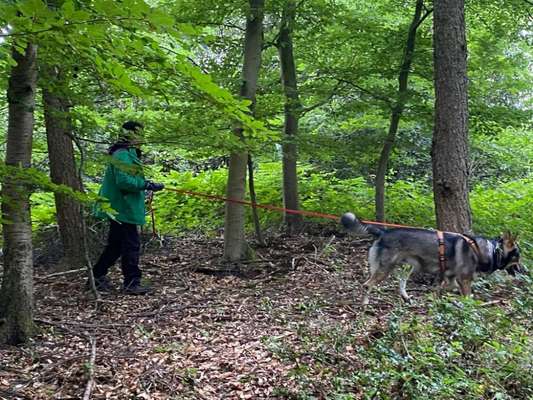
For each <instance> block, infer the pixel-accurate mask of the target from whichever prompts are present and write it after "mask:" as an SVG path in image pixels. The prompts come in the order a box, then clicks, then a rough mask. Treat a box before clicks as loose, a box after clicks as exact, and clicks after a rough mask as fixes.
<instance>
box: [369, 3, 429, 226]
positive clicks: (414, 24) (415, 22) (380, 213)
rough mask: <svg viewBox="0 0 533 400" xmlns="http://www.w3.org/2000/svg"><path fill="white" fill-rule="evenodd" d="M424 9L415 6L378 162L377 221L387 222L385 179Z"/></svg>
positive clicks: (421, 6) (406, 96)
mask: <svg viewBox="0 0 533 400" xmlns="http://www.w3.org/2000/svg"><path fill="white" fill-rule="evenodd" d="M423 7H424V0H417V2H416V6H415V13H414V15H413V19H412V21H411V25H410V27H409V32H408V34H407V41H406V44H405V52H404V55H403V61H402V65H401V67H400V74H399V75H398V93H397V95H396V104H395V105H394V107H393V109H392V114H391V120H390V125H389V132H388V134H387V137H386V139H385V143H384V144H383V148H382V150H381V154H380V157H379V162H378V169H377V172H376V194H375V196H376V197H375V203H376V220H377V221H385V178H386V176H387V170H388V165H389V158H390V154H391V152H392V149H393V148H394V143H395V142H396V135H397V133H398V126H399V124H400V118H401V116H402V114H403V111H404V109H405V104H406V103H407V100H408V92H407V87H408V83H409V81H408V80H409V71H410V69H411V64H412V61H413V55H414V51H415V44H416V31H417V29H418V27H419V26H420V23H421V22H422V21H423V18H425V17H427V15H429V13H428V14H426V15H425V16H424V17H422V9H423Z"/></svg>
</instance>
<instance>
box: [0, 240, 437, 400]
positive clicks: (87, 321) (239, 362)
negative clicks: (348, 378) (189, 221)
mask: <svg viewBox="0 0 533 400" xmlns="http://www.w3.org/2000/svg"><path fill="white" fill-rule="evenodd" d="M268 242H269V243H268V244H269V246H268V247H267V248H258V249H257V250H256V258H255V261H254V262H251V263H248V264H246V265H244V266H241V267H240V273H239V274H235V273H234V272H235V270H234V267H232V266H228V265H221V264H220V259H221V255H222V251H223V242H222V240H221V239H218V238H215V239H206V238H204V237H187V238H182V239H172V240H171V241H170V242H169V243H167V244H166V245H165V246H163V247H161V248H159V247H158V246H157V245H156V244H155V243H151V245H150V250H149V251H147V252H146V253H145V254H143V256H142V257H141V267H142V270H143V272H144V274H145V275H144V276H145V278H146V280H147V281H148V282H149V283H150V284H151V286H152V287H153V288H154V289H155V291H154V293H152V294H149V295H147V296H142V297H135V296H126V295H123V294H121V293H120V291H119V290H118V287H119V285H120V282H121V275H120V271H119V269H118V268H115V269H114V270H113V273H112V274H111V278H112V280H113V282H114V283H115V284H116V286H117V291H116V292H115V293H112V294H110V295H107V296H105V297H104V298H103V301H102V302H99V303H98V305H96V303H95V300H94V299H93V298H92V296H91V294H90V293H89V292H87V291H85V290H84V285H85V281H86V278H85V274H84V273H83V272H80V273H78V274H67V275H59V276H51V275H50V271H46V270H44V269H38V270H37V271H36V279H35V281H36V288H35V299H36V310H37V315H36V321H37V325H38V327H39V334H38V335H37V336H36V337H35V340H34V341H33V342H32V343H30V344H29V345H26V346H23V347H0V399H33V400H36V399H82V398H83V394H84V391H85V390H86V387H87V385H88V383H89V382H94V387H93V388H92V396H91V398H93V399H173V398H174V399H275V398H298V393H299V391H300V389H301V385H302V384H303V383H302V381H301V379H299V378H298V371H299V370H301V369H305V370H306V371H307V373H306V376H314V377H315V379H314V382H307V383H305V385H306V386H307V387H312V391H313V392H314V394H315V396H316V398H322V396H321V393H326V392H327V391H328V390H330V388H331V385H332V382H333V378H334V377H335V370H336V368H343V369H344V371H346V370H350V369H353V370H354V371H355V370H357V368H358V365H360V362H359V361H358V354H357V351H356V349H355V348H354V343H355V344H357V345H362V346H364V345H365V343H369V342H370V341H372V340H373V339H374V338H376V337H379V336H380V335H381V332H382V331H383V330H385V329H386V325H387V323H388V317H389V314H390V312H391V310H393V308H394V307H396V306H397V305H398V304H399V303H401V301H400V299H399V295H398V291H397V281H396V280H395V279H389V280H388V282H387V283H385V284H383V285H382V287H381V289H379V290H378V291H377V292H376V295H375V297H374V298H373V299H372V304H371V305H370V306H368V307H362V306H360V300H361V284H362V282H363V281H364V279H365V277H366V275H367V265H366V255H367V249H368V247H369V245H370V241H369V240H367V239H365V238H354V237H351V238H350V237H340V238H339V237H336V236H334V235H333V234H332V233H331V232H330V233H321V234H315V235H312V234H306V235H301V236H298V237H293V238H288V237H284V236H281V235H278V236H272V237H269V238H268ZM236 275H238V276H236ZM408 290H409V291H410V293H411V294H413V295H414V297H415V302H414V304H413V305H405V307H409V308H411V309H412V312H413V313H424V302H427V301H428V298H427V294H428V292H431V287H430V286H429V285H427V284H424V283H423V282H422V281H419V282H414V283H413V282H412V283H410V285H409V288H408ZM317 335H326V336H327V335H329V336H328V337H329V339H328V341H322V342H314V341H312V340H309V338H312V337H314V336H317ZM336 335H337V336H336ZM346 335H349V336H350V337H351V340H350V341H349V342H345V341H344V342H343V340H342V337H344V336H346ZM336 338H338V340H337V339H336ZM317 343H318V344H317ZM347 343H348V344H347ZM317 346H319V347H320V348H317ZM312 354H313V356H312ZM317 354H320V355H321V356H320V357H317V356H316V355H317ZM317 360H319V361H320V362H318V361H317ZM361 395H362V394H361V393H357V389H356V388H354V393H353V396H354V398H359V397H360V396H361Z"/></svg>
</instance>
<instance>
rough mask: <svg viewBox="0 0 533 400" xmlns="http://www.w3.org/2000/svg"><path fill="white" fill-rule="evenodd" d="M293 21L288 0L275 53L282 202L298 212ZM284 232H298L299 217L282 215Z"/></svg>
mask: <svg viewBox="0 0 533 400" xmlns="http://www.w3.org/2000/svg"><path fill="white" fill-rule="evenodd" d="M295 18H296V2H295V1H294V0H289V1H288V2H287V3H286V5H285V8H284V9H283V16H282V19H281V27H280V33H279V39H278V51H279V59H280V64H281V81H282V83H283V90H284V92H285V126H284V133H285V137H284V140H283V201H284V204H285V207H286V208H289V209H292V210H298V209H299V207H300V206H299V198H298V170H297V161H298V149H297V145H296V140H295V139H296V135H297V134H298V120H299V117H300V116H299V113H300V111H301V108H302V106H301V103H300V97H299V94H298V82H297V77H296V66H295V62H294V51H293V40H292V32H293V27H294V20H295ZM284 219H285V224H286V227H287V231H288V232H289V233H290V234H294V233H296V232H298V231H299V230H300V229H301V227H302V224H303V219H302V216H301V215H298V214H289V213H285V215H284Z"/></svg>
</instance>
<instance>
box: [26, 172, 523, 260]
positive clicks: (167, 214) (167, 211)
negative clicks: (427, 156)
mask: <svg viewBox="0 0 533 400" xmlns="http://www.w3.org/2000/svg"><path fill="white" fill-rule="evenodd" d="M150 173H151V177H152V178H153V179H155V180H158V181H163V182H164V183H165V184H166V185H167V187H175V188H179V189H183V190H189V191H193V192H202V193H207V194H212V195H218V196H225V186H226V179H227V170H225V169H218V170H211V171H205V172H202V173H199V174H196V175H193V174H192V173H191V172H176V171H173V172H170V173H168V174H162V173H161V172H159V171H158V170H156V169H155V168H152V169H151V172H150ZM281 182H282V178H281V165H280V163H279V162H277V163H262V164H260V165H259V166H258V167H257V169H256V171H255V186H256V192H257V200H258V202H259V203H262V204H273V205H277V206H282V204H283V202H282V192H281V187H282V183H281ZM94 190H96V189H94ZM299 191H300V205H301V208H302V209H304V210H309V211H319V212H324V213H329V214H335V215H340V214H342V213H344V212H346V211H353V212H355V213H356V214H357V215H358V216H359V217H360V218H362V219H369V220H371V219H373V216H374V188H373V187H372V186H370V185H369V184H368V183H367V182H366V181H365V180H364V178H362V177H360V178H353V179H339V178H336V177H335V174H334V173H326V172H319V171H316V170H314V169H313V168H312V167H311V166H309V165H300V167H299ZM386 193H387V202H386V210H387V220H388V221H390V222H395V223H400V224H405V225H413V226H422V227H434V226H435V216H434V206H433V195H432V192H431V189H430V188H428V187H427V185H425V184H424V183H423V182H418V181H413V180H409V181H407V180H405V181H395V182H391V183H389V185H388V186H387V192H386ZM532 198H533V180H532V179H522V180H519V181H515V182H506V183H500V184H499V185H497V186H494V187H485V186H481V185H478V186H476V187H475V188H474V189H473V190H472V192H471V195H470V199H471V206H472V212H473V215H474V231H475V232H476V233H478V234H482V235H489V236H497V235H499V234H500V233H501V232H503V231H504V230H507V229H509V230H511V231H512V232H515V233H519V234H520V237H521V241H520V243H521V246H522V248H523V252H524V255H525V258H526V259H528V260H530V259H531V258H532V257H533V228H532V226H531V223H530V221H531V219H532V216H533V214H532V212H531V207H530V202H531V200H530V199H532ZM33 202H34V208H33V220H34V226H39V225H46V224H51V223H53V215H54V203H53V197H52V195H50V194H45V193H37V194H35V195H34V196H33ZM153 206H154V208H155V217H156V224H157V227H158V229H159V230H160V231H161V232H163V233H167V234H179V233H180V232H184V231H190V230H195V231H202V232H209V231H212V230H215V229H218V228H220V227H222V226H223V224H224V203H223V202H221V201H212V200H209V199H205V198H202V197H196V196H189V195H180V194H177V193H175V192H172V191H163V192H160V193H157V194H156V196H155V199H154V204H153ZM246 213H247V216H248V218H247V221H248V222H247V224H248V229H250V230H251V228H252V225H251V224H252V219H251V208H250V207H246ZM259 215H260V221H261V224H262V225H263V227H270V226H277V225H279V224H280V223H281V220H282V214H281V213H279V212H272V211H268V210H259ZM148 220H150V219H148ZM319 221H320V222H323V220H321V219H320V220H319Z"/></svg>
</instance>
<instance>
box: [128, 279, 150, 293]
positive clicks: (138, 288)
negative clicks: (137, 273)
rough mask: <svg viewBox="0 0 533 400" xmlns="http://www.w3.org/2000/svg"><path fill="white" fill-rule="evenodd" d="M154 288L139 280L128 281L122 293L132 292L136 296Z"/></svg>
mask: <svg viewBox="0 0 533 400" xmlns="http://www.w3.org/2000/svg"><path fill="white" fill-rule="evenodd" d="M151 291H152V289H151V288H150V287H148V286H143V285H141V284H140V282H138V281H132V282H130V283H128V284H127V285H126V284H124V287H123V288H122V293H124V294H131V295H134V296H140V295H144V294H146V293H149V292H151Z"/></svg>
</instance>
